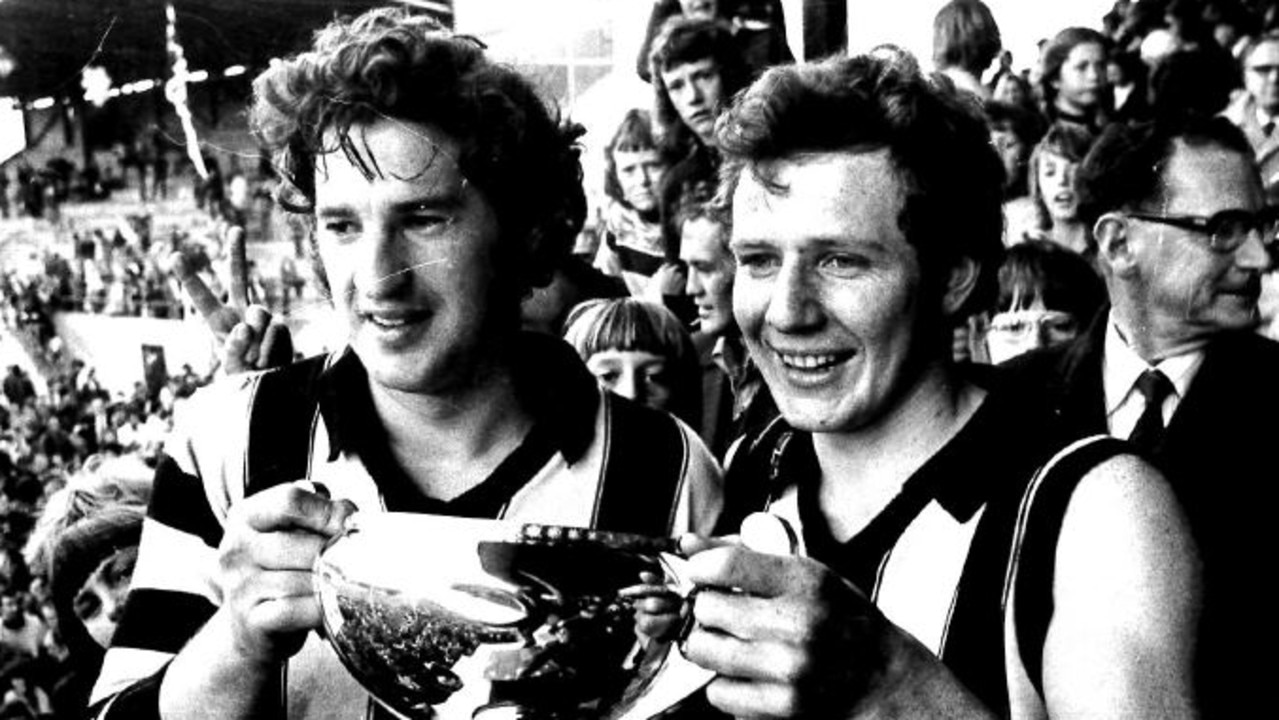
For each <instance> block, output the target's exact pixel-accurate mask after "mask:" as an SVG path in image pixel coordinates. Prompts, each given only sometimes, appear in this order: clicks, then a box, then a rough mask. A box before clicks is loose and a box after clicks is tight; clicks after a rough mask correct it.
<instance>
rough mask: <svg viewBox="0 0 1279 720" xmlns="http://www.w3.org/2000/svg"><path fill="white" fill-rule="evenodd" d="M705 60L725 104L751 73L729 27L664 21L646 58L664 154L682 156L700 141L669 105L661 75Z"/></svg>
mask: <svg viewBox="0 0 1279 720" xmlns="http://www.w3.org/2000/svg"><path fill="white" fill-rule="evenodd" d="M706 59H710V60H713V61H714V62H715V67H716V68H717V69H718V70H719V78H720V83H721V85H722V87H723V90H724V101H725V103H727V102H728V99H729V98H731V97H732V96H733V95H734V94H735V93H736V92H737V91H738V90H741V89H742V88H743V87H745V86H746V84H747V82H748V81H749V78H750V69H749V68H748V67H747V65H746V61H745V60H743V59H742V53H741V50H740V49H739V48H738V46H737V41H736V40H735V39H734V38H733V30H732V27H731V26H730V25H729V24H728V23H726V22H724V21H723V20H715V19H709V18H689V17H685V16H683V15H675V16H673V17H671V18H670V19H669V20H667V21H666V23H665V24H664V25H663V26H662V30H661V32H660V33H659V34H658V36H657V39H656V40H654V41H653V50H652V52H651V53H650V54H649V69H650V71H651V72H652V77H653V79H652V83H653V102H654V111H653V119H654V120H655V121H656V123H657V129H658V135H657V137H658V141H659V142H660V143H661V147H662V148H663V149H665V150H666V151H667V152H671V153H678V154H684V153H686V152H687V151H688V150H689V149H690V148H692V147H694V146H695V145H696V144H697V143H698V142H699V141H698V139H697V136H696V135H695V134H694V133H693V131H692V130H691V129H690V128H689V127H688V126H687V125H685V124H684V121H683V119H681V118H680V115H679V112H678V111H677V110H676V109H675V104H674V103H673V102H671V95H670V92H669V91H668V90H667V89H666V82H665V81H664V80H662V73H664V72H667V71H669V70H670V69H671V68H673V67H675V66H677V65H684V64H687V63H693V62H698V61H700V60H706Z"/></svg>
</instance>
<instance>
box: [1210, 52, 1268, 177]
mask: <svg viewBox="0 0 1279 720" xmlns="http://www.w3.org/2000/svg"><path fill="white" fill-rule="evenodd" d="M1240 59H1241V61H1242V64H1243V89H1242V90H1239V91H1236V92H1235V93H1234V95H1233V97H1232V98H1231V100H1230V105H1229V106H1228V107H1227V108H1226V109H1225V110H1224V111H1222V113H1221V114H1222V115H1224V116H1225V117H1226V119H1227V120H1229V121H1230V122H1232V123H1234V124H1235V126H1237V127H1238V128H1239V129H1240V130H1242V131H1243V134H1244V137H1245V138H1247V139H1248V144H1249V145H1251V146H1252V151H1253V154H1254V155H1255V157H1256V159H1257V165H1258V166H1259V167H1260V168H1261V180H1262V184H1263V186H1264V187H1265V189H1266V193H1267V195H1268V196H1269V197H1270V200H1271V202H1279V32H1273V31H1272V32H1270V33H1267V34H1265V35H1262V36H1260V37H1258V38H1255V39H1253V40H1250V41H1249V42H1248V44H1247V46H1245V48H1244V50H1243V54H1242V55H1241V57H1240Z"/></svg>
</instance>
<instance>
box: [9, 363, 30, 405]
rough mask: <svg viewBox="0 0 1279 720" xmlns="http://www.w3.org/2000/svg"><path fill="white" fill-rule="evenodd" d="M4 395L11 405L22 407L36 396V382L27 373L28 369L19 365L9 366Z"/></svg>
mask: <svg viewBox="0 0 1279 720" xmlns="http://www.w3.org/2000/svg"><path fill="white" fill-rule="evenodd" d="M3 389H4V397H5V399H6V400H8V401H9V405H10V406H11V407H15V408H17V407H22V406H23V405H26V404H27V403H28V402H30V401H31V399H32V398H34V397H35V396H36V387H35V384H34V383H32V382H31V376H30V375H27V371H25V370H23V369H22V368H21V367H19V366H17V365H10V366H9V374H8V375H5V377H4V383H3Z"/></svg>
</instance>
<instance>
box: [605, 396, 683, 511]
mask: <svg viewBox="0 0 1279 720" xmlns="http://www.w3.org/2000/svg"><path fill="white" fill-rule="evenodd" d="M602 402H605V403H607V404H608V405H607V407H606V409H605V417H606V423H605V427H604V433H605V435H606V437H605V438H603V440H604V442H606V443H607V445H606V450H605V456H604V468H603V477H602V480H601V489H600V496H599V505H598V511H597V512H596V513H595V526H596V527H597V528H598V529H600V530H609V531H612V532H629V533H639V534H642V535H653V536H660V535H666V534H668V533H669V532H670V531H671V525H672V524H673V522H674V517H675V511H676V508H677V506H678V504H679V498H680V490H681V488H682V487H683V483H684V478H685V476H686V475H687V472H688V463H689V447H688V442H687V441H686V439H685V437H684V432H683V430H682V429H681V428H680V426H679V424H678V423H676V422H675V421H673V420H672V419H671V418H670V416H668V415H666V414H665V413H660V412H656V411H654V410H650V409H648V408H646V407H642V406H640V405H638V404H636V403H632V402H630V401H629V400H625V399H622V398H618V397H616V396H613V395H610V394H608V393H603V400H602Z"/></svg>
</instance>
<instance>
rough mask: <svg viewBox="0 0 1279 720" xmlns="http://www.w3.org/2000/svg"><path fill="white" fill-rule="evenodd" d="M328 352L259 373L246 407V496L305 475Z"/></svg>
mask: <svg viewBox="0 0 1279 720" xmlns="http://www.w3.org/2000/svg"><path fill="white" fill-rule="evenodd" d="M328 360H329V356H328V355H319V356H316V357H311V358H307V359H305V360H301V361H299V362H296V363H293V364H291V365H286V366H285V367H281V368H276V369H274V370H270V371H267V372H266V373H263V375H262V377H261V378H260V379H259V380H258V386H257V390H256V392H255V393H254V395H253V405H252V408H251V409H250V411H249V441H248V451H247V453H246V455H247V457H246V458H245V488H244V494H245V495H246V496H248V495H252V494H254V493H256V492H259V491H261V490H265V489H266V488H268V487H271V486H273V485H279V484H281V483H286V482H291V481H293V480H300V479H302V478H304V477H306V474H307V468H308V464H309V462H310V452H311V438H312V433H313V431H314V427H315V422H316V415H317V412H316V411H317V410H318V409H319V406H320V401H319V393H318V381H319V378H320V374H321V373H323V372H324V369H325V368H326V367H327V366H328Z"/></svg>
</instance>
